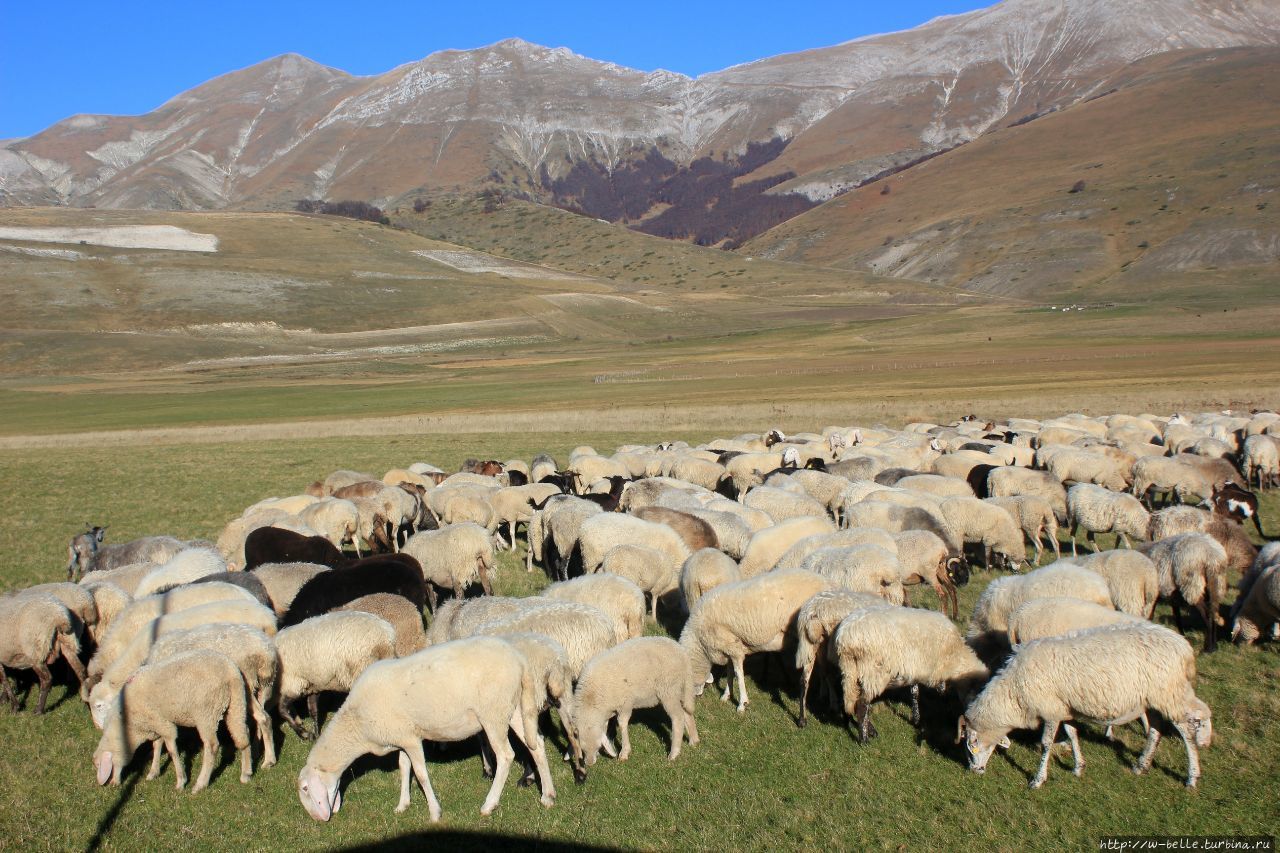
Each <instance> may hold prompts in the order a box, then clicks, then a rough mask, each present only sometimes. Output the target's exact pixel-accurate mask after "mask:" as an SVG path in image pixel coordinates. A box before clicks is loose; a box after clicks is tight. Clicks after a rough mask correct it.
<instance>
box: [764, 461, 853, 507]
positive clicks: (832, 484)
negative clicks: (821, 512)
mask: <svg viewBox="0 0 1280 853" xmlns="http://www.w3.org/2000/svg"><path fill="white" fill-rule="evenodd" d="M786 476H789V477H790V479H791V481H792V482H793V483H796V484H797V485H799V486H800V487H801V488H802V489H804V490H805V493H806V494H808V495H809V497H811V498H813V499H814V500H815V501H817V502H818V503H820V504H822V505H823V506H824V507H826V508H827V512H828V513H830V514H831V515H833V516H834V515H835V513H836V510H837V507H838V506H839V501H840V495H841V494H842V493H843V492H844V490H845V489H846V488H847V487H848V486H849V481H848V480H846V479H845V478H844V477H838V476H836V475H835V474H828V473H826V472H825V471H806V470H799V471H794V472H792V473H791V474H789V475H786ZM771 479H772V478H771ZM765 485H768V483H766V484H765Z"/></svg>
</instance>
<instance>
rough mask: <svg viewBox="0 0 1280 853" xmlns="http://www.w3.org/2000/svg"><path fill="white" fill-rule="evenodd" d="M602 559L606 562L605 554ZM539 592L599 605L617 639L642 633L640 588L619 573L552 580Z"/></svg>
mask: <svg viewBox="0 0 1280 853" xmlns="http://www.w3.org/2000/svg"><path fill="white" fill-rule="evenodd" d="M716 553H719V552H718V551H717V552H716ZM690 559H692V558H690ZM605 561H606V562H608V557H607V555H606V557H605ZM542 594H543V595H545V596H546V597H547V598H555V599H559V600H561V601H577V602H579V603H581V604H590V605H591V606H593V607H597V608H599V609H600V610H601V611H603V612H604V613H605V614H606V615H607V616H609V618H611V619H612V620H613V626H614V636H615V639H616V641H617V642H619V643H621V642H625V641H626V640H630V639H632V638H634V637H639V636H640V635H641V634H643V633H644V615H645V604H644V591H643V590H642V589H641V588H640V587H638V586H636V584H635V582H633V581H631V580H629V579H627V578H625V577H622V576H620V575H615V574H613V573H611V572H608V571H600V572H596V573H595V574H592V575H583V576H582V577H577V578H571V579H570V580H567V581H559V582H557V583H553V584H551V585H550V586H549V587H547V588H546V589H544V590H543V591H542Z"/></svg>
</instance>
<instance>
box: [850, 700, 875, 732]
mask: <svg viewBox="0 0 1280 853" xmlns="http://www.w3.org/2000/svg"><path fill="white" fill-rule="evenodd" d="M853 715H854V717H855V718H856V719H857V721H858V742H859V743H869V742H870V741H871V737H872V735H871V729H872V725H871V703H870V702H868V701H867V698H866V697H865V696H859V697H858V701H857V702H855V703H854V706H853Z"/></svg>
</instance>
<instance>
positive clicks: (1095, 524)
mask: <svg viewBox="0 0 1280 853" xmlns="http://www.w3.org/2000/svg"><path fill="white" fill-rule="evenodd" d="M1067 515H1068V517H1069V518H1070V521H1071V554H1072V556H1075V554H1076V532H1077V531H1078V530H1079V529H1080V528H1081V527H1083V528H1084V529H1085V538H1086V539H1087V540H1088V541H1089V545H1090V546H1091V547H1092V549H1093V551H1094V552H1095V553H1096V552H1097V550H1098V543H1097V542H1095V541H1094V539H1093V536H1094V534H1095V533H1115V534H1116V535H1117V536H1118V537H1120V541H1121V542H1123V543H1124V547H1126V548H1130V547H1132V544H1131V543H1130V542H1129V537H1130V536H1132V537H1133V538H1135V539H1137V540H1139V541H1143V540H1145V539H1146V538H1147V531H1148V530H1149V528H1150V527H1151V514H1150V513H1149V512H1147V510H1146V508H1144V507H1143V506H1142V502H1141V501H1139V500H1138V499H1137V498H1135V497H1133V496H1132V495H1129V494H1126V493H1124V492H1112V491H1108V490H1107V489H1104V488H1102V487H1101V486H1094V485H1091V484H1089V483H1077V484H1076V485H1074V486H1072V487H1071V489H1070V490H1069V491H1068V492H1067Z"/></svg>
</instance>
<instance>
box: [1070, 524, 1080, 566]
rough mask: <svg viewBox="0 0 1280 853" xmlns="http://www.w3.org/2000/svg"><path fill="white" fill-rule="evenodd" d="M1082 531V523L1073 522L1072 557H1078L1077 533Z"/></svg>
mask: <svg viewBox="0 0 1280 853" xmlns="http://www.w3.org/2000/svg"><path fill="white" fill-rule="evenodd" d="M1079 529H1080V522H1078V521H1076V522H1073V523H1072V525H1071V556H1073V557H1074V556H1076V531H1078V530H1079Z"/></svg>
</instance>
